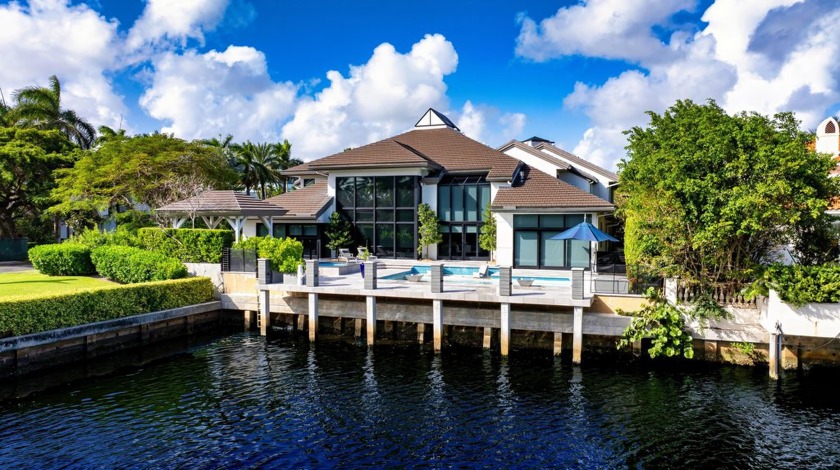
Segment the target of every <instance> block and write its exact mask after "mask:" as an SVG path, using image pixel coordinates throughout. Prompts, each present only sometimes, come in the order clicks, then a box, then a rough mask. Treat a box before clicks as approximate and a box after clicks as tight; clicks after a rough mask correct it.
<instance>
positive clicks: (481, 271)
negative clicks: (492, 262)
mask: <svg viewBox="0 0 840 470" xmlns="http://www.w3.org/2000/svg"><path fill="white" fill-rule="evenodd" d="M488 269H490V266H489V265H488V264H487V263H484V264H482V265H481V266H479V267H478V271H476V272H474V273H473V277H474V278H476V279H483V278H485V277H487V270H488Z"/></svg>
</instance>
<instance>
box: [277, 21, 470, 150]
mask: <svg viewBox="0 0 840 470" xmlns="http://www.w3.org/2000/svg"><path fill="white" fill-rule="evenodd" d="M457 66H458V54H457V53H456V52H455V48H454V47H453V45H452V43H450V42H449V41H447V40H446V38H444V37H443V36H442V35H440V34H433V35H426V36H425V37H424V38H423V39H421V40H420V41H419V42H417V43H416V44H414V45H413V46H412V47H411V50H410V51H409V52H408V53H405V54H403V53H400V52H398V51H397V50H396V49H395V48H394V46H392V45H391V44H388V43H384V44H381V45H380V46H378V47H377V48H376V49H375V50H374V51H373V55H372V56H371V58H370V59H369V60H368V61H367V63H365V64H364V65H358V66H351V67H350V71H349V75H348V76H347V77H345V76H344V75H342V74H341V73H340V72H338V71H335V70H331V71H329V72H327V80H328V81H329V85H328V86H326V87H325V88H324V89H322V90H321V91H320V92H318V93H317V94H315V96H311V97H310V96H304V97H302V98H301V99H300V101H299V104H298V106H297V108H296V109H295V112H294V118H293V119H292V120H291V121H289V122H288V123H286V124H285V125H284V126H283V130H282V137H283V138H287V139H289V140H290V141H291V142H293V144H294V148H295V156H296V157H298V158H303V159H307V160H308V159H312V158H316V157H321V156H324V155H328V154H331V153H334V152H338V151H341V150H342V149H343V148H346V147H357V146H360V145H364V144H367V143H369V142H372V141H375V140H378V139H382V138H385V137H387V136H390V135H393V134H396V133H399V132H401V131H404V130H406V129H407V128H408V127H410V126H411V125H412V124H414V121H415V120H416V119H418V118H419V117H420V116H421V115H422V114H423V112H424V111H425V110H426V109H427V108H429V107H436V108H440V109H445V108H446V107H447V103H448V100H447V97H446V83H445V82H444V80H443V79H444V77H445V76H446V75H449V74H451V73H452V72H454V71H455V69H456V68H457Z"/></svg>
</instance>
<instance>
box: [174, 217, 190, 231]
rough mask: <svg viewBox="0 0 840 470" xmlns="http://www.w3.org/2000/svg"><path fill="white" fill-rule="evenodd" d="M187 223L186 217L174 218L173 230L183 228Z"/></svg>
mask: <svg viewBox="0 0 840 470" xmlns="http://www.w3.org/2000/svg"><path fill="white" fill-rule="evenodd" d="M186 221H187V218H186V217H178V218H174V219H172V228H175V229H178V228H181V226H182V225H184V222H186Z"/></svg>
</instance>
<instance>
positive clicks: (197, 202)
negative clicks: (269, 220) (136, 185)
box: [157, 190, 286, 216]
mask: <svg viewBox="0 0 840 470" xmlns="http://www.w3.org/2000/svg"><path fill="white" fill-rule="evenodd" d="M157 211H158V212H168V213H172V214H191V213H194V214H196V215H213V216H227V215H256V216H260V215H262V216H269V215H272V216H280V215H283V214H285V213H286V211H285V210H284V209H281V208H280V207H277V206H275V205H272V204H269V203H268V202H266V201H261V200H259V199H257V198H255V197H252V196H248V195H246V194H244V193H240V192H239V191H232V190H225V191H219V190H211V191H205V192H203V193H201V194H199V195H198V196H193V197H191V198H187V199H183V200H181V201H177V202H173V203H171V204H167V205H165V206H163V207H160V208H158V209H157Z"/></svg>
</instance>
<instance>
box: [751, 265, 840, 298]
mask: <svg viewBox="0 0 840 470" xmlns="http://www.w3.org/2000/svg"><path fill="white" fill-rule="evenodd" d="M758 283H759V284H761V287H762V288H763V289H759V293H762V294H765V295H766V294H767V288H772V289H775V290H776V291H777V292H778V293H779V298H781V299H782V300H783V301H785V302H788V303H790V304H793V305H804V304H807V303H812V302H814V303H836V302H840V264H825V265H821V266H798V265H794V266H787V265H782V264H774V265H771V266H769V267H768V268H767V269H766V270H765V271H764V275H763V277H762V279H761V280H760V281H759V282H758Z"/></svg>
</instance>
